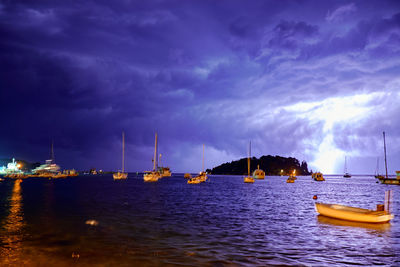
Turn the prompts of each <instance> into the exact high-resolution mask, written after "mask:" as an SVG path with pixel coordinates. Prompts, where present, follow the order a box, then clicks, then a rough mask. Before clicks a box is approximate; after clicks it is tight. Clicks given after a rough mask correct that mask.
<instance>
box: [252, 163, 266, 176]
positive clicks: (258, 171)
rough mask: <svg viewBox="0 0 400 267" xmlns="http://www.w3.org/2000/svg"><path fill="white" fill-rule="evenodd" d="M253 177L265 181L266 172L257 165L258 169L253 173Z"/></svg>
mask: <svg viewBox="0 0 400 267" xmlns="http://www.w3.org/2000/svg"><path fill="white" fill-rule="evenodd" d="M253 177H254V178H255V179H264V178H265V172H264V171H263V170H261V169H260V165H257V169H256V170H255V171H254V172H253Z"/></svg>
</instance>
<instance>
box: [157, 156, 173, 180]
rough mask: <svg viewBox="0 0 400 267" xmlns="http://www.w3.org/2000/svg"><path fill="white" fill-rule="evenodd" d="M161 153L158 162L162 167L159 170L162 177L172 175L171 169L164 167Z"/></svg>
mask: <svg viewBox="0 0 400 267" xmlns="http://www.w3.org/2000/svg"><path fill="white" fill-rule="evenodd" d="M161 156H162V155H161V153H160V155H159V156H158V163H159V164H160V165H161V167H158V171H159V172H160V174H161V177H171V170H170V169H169V167H163V166H162V164H161Z"/></svg>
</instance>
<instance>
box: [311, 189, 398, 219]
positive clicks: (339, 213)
mask: <svg viewBox="0 0 400 267" xmlns="http://www.w3.org/2000/svg"><path fill="white" fill-rule="evenodd" d="M391 196H392V195H391V191H387V192H385V205H377V209H376V210H370V209H362V208H356V207H350V206H344V205H339V204H324V203H315V209H316V211H317V212H318V213H319V214H321V215H324V216H327V217H331V218H335V219H340V220H346V221H353V222H362V223H386V222H389V221H390V220H392V219H393V218H394V215H393V214H391V213H390V207H389V206H390V203H391Z"/></svg>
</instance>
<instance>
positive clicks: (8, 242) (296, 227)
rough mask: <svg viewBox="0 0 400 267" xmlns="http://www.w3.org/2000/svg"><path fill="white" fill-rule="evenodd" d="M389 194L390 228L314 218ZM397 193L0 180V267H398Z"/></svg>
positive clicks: (381, 188)
mask: <svg viewBox="0 0 400 267" xmlns="http://www.w3.org/2000/svg"><path fill="white" fill-rule="evenodd" d="M388 189H392V190H393V191H394V203H393V213H394V214H395V219H394V220H393V221H392V222H391V223H390V224H380V225H368V224H358V223H345V222H343V221H338V220H333V219H329V218H326V217H320V216H317V213H316V212H315V210H314V201H315V200H313V196H314V195H318V201H321V202H327V203H340V204H345V205H352V206H357V207H363V208H371V209H372V208H375V205H376V204H377V203H383V198H384V192H385V190H388ZM399 197H400V187H399V186H388V185H381V184H377V183H375V179H374V178H372V177H367V176H360V177H354V176H353V177H352V178H350V179H346V178H342V177H334V176H332V177H326V181H325V182H315V181H312V180H311V178H310V177H298V179H297V181H296V182H295V183H293V184H287V183H286V179H285V177H266V179H265V180H257V181H256V182H255V183H254V184H244V183H243V177H241V176H210V181H209V182H206V183H203V184H200V185H188V184H186V180H185V179H184V178H183V175H173V177H170V178H163V179H162V180H160V181H159V182H158V183H144V182H143V178H142V176H139V175H138V176H136V175H135V174H129V178H128V179H127V180H125V181H113V179H112V176H111V175H103V176H101V175H99V176H79V177H75V178H68V179H58V180H48V179H44V178H31V179H27V180H24V181H23V182H18V181H15V180H10V179H9V180H6V181H3V182H0V205H1V206H0V223H1V224H0V265H4V264H8V265H15V266H20V265H28V266H39V265H40V266H48V265H57V266H69V265H71V264H74V265H79V266H86V265H97V266H115V265H118V266H124V265H125V266H132V265H148V266H155V265H156V266H160V265H201V266H210V265H217V266H224V265H229V266H231V265H233V266H244V265H249V266H253V265H307V266H311V265H314V266H321V265H335V266H336V265H372V264H383V265H394V266H399V265H400V259H399V257H398V255H399V254H400V203H399V202H400V201H399Z"/></svg>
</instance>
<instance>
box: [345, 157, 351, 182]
mask: <svg viewBox="0 0 400 267" xmlns="http://www.w3.org/2000/svg"><path fill="white" fill-rule="evenodd" d="M343 177H345V178H350V177H351V175H350V174H349V173H348V172H347V157H344V175H343Z"/></svg>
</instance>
